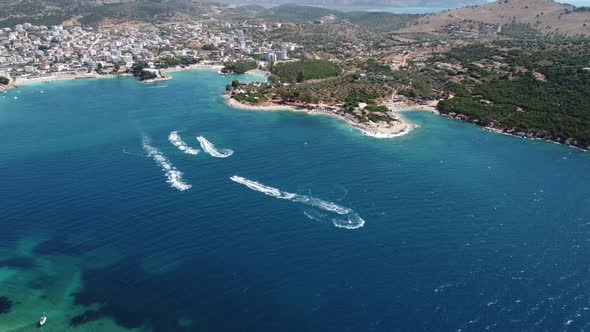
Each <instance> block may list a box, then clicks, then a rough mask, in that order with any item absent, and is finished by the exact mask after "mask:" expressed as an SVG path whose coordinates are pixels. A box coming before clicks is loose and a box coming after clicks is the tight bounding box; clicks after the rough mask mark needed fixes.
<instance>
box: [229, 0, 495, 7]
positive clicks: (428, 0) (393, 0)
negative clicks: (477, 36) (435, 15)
mask: <svg viewBox="0 0 590 332" xmlns="http://www.w3.org/2000/svg"><path fill="white" fill-rule="evenodd" d="M223 1H224V2H228V3H234V4H235V3H239V4H246V3H249V4H253V3H264V4H271V5H281V4H298V5H316V6H372V7H443V8H459V7H465V6H471V5H481V4H485V3H487V1H486V0H301V1H297V0H263V1H260V0H223Z"/></svg>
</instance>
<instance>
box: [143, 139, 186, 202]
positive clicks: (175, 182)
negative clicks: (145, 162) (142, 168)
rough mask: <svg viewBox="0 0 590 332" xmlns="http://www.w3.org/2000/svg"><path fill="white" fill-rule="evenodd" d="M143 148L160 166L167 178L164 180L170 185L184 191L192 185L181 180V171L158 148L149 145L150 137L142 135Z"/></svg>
mask: <svg viewBox="0 0 590 332" xmlns="http://www.w3.org/2000/svg"><path fill="white" fill-rule="evenodd" d="M143 149H144V150H145V152H146V153H147V155H148V156H149V157H152V158H153V159H154V161H155V162H156V163H157V164H158V165H159V166H160V167H162V170H163V171H164V172H165V174H166V177H167V178H168V180H167V181H166V182H168V183H169V184H170V187H172V188H175V189H178V190H180V191H185V190H188V189H190V188H191V187H192V186H191V185H190V184H188V183H186V182H184V181H183V180H182V172H181V171H179V170H177V169H176V167H174V166H173V165H172V164H171V163H170V161H169V160H168V158H166V156H164V154H163V153H162V152H161V151H160V150H158V149H156V148H155V147H153V146H151V145H150V139H149V138H148V137H146V136H144V137H143Z"/></svg>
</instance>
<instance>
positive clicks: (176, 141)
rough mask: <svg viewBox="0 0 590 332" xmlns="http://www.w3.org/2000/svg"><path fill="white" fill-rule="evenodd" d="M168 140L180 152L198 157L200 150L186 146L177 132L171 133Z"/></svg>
mask: <svg viewBox="0 0 590 332" xmlns="http://www.w3.org/2000/svg"><path fill="white" fill-rule="evenodd" d="M168 140H169V141H170V143H172V145H174V146H175V147H177V148H178V150H180V151H182V152H184V153H186V154H192V155H196V154H198V153H199V150H197V149H193V148H191V147H190V146H188V145H186V143H185V142H184V141H183V140H182V138H180V136H179V135H178V132H177V131H173V132H171V133H170V135H168Z"/></svg>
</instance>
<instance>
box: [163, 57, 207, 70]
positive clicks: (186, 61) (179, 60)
mask: <svg viewBox="0 0 590 332" xmlns="http://www.w3.org/2000/svg"><path fill="white" fill-rule="evenodd" d="M198 62H199V60H198V59H196V58H193V57H175V58H165V59H159V60H158V62H156V63H155V66H156V68H170V67H176V66H190V65H194V64H196V63H198Z"/></svg>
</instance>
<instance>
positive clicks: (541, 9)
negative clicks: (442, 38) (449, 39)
mask: <svg viewBox="0 0 590 332" xmlns="http://www.w3.org/2000/svg"><path fill="white" fill-rule="evenodd" d="M514 27H519V28H520V29H521V30H530V31H533V32H535V33H540V34H543V35H566V36H576V35H584V36H590V11H587V10H586V9H585V8H577V7H574V6H571V5H566V4H560V3H557V2H555V1H553V0H500V1H495V2H492V3H489V4H487V5H483V6H476V7H467V8H460V9H455V10H451V11H447V12H443V13H439V14H434V15H428V16H425V17H422V18H419V19H417V20H415V21H413V22H411V23H410V24H409V26H408V27H406V28H404V29H402V30H400V32H407V33H441V34H450V33H451V34H452V33H456V32H462V33H482V32H484V33H485V32H487V33H496V32H497V31H498V28H499V31H500V32H502V30H503V29H504V28H508V29H509V30H510V29H513V28H514Z"/></svg>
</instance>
